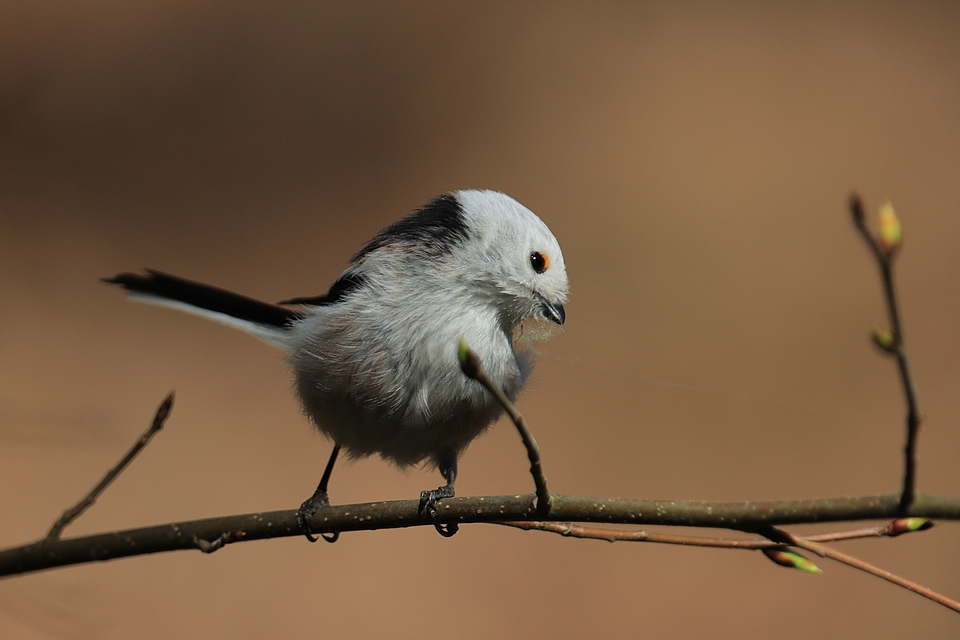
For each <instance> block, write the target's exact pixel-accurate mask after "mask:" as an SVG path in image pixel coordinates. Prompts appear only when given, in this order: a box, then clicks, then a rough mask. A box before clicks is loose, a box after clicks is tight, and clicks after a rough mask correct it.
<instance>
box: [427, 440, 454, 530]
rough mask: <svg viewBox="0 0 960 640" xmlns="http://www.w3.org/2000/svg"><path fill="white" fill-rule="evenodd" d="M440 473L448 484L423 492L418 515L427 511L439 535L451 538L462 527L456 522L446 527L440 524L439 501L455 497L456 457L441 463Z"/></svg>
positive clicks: (450, 457) (448, 458) (449, 457)
mask: <svg viewBox="0 0 960 640" xmlns="http://www.w3.org/2000/svg"><path fill="white" fill-rule="evenodd" d="M440 473H441V474H443V479H444V480H446V481H447V484H445V485H443V486H442V487H438V488H436V489H433V490H432V491H421V492H420V506H419V507H417V513H423V510H424V509H426V510H427V515H429V516H430V519H431V520H432V521H433V526H435V527H436V528H437V533H439V534H440V535H442V536H443V537H444V538H449V537H450V536H452V535H453V534H455V533H456V532H457V530H458V529H459V528H460V527H459V526H458V525H457V523H456V522H451V523H449V524H447V525H446V526H444V525H442V524H440V521H439V518H438V513H437V500H442V499H443V498H452V497H453V496H454V490H453V483H454V482H456V481H457V458H456V456H448V457H447V458H445V459H444V460H443V461H442V462H441V463H440Z"/></svg>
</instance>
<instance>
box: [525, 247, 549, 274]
mask: <svg viewBox="0 0 960 640" xmlns="http://www.w3.org/2000/svg"><path fill="white" fill-rule="evenodd" d="M530 266H531V267H533V270H534V271H536V272H537V273H543V272H544V271H546V270H547V269H549V268H550V258H548V257H547V256H545V255H544V254H542V253H540V252H539V251H534V252H533V253H531V254H530Z"/></svg>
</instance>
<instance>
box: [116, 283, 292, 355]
mask: <svg viewBox="0 0 960 640" xmlns="http://www.w3.org/2000/svg"><path fill="white" fill-rule="evenodd" d="M146 272H147V274H146V275H141V274H137V273H121V274H119V275H116V276H114V277H112V278H103V281H104V282H109V283H111V284H118V285H120V286H121V287H123V288H124V289H126V290H127V291H129V292H130V294H131V296H132V297H134V298H138V299H141V300H143V301H144V302H152V303H154V304H159V305H162V306H170V307H174V308H178V309H180V310H182V311H187V312H192V313H195V314H197V315H202V316H204V317H207V318H210V319H212V320H216V321H218V322H222V323H224V324H227V325H230V326H233V327H236V328H239V329H244V330H246V331H248V332H250V333H253V334H254V335H256V336H258V337H260V338H263V339H264V340H267V341H268V342H271V343H273V344H278V345H280V346H285V345H284V344H283V340H282V338H281V336H282V335H283V334H284V333H285V331H284V329H286V328H288V327H289V326H290V325H291V324H293V323H294V322H295V321H296V320H297V319H299V318H300V317H302V314H300V313H298V312H296V311H294V310H292V309H285V308H283V307H280V306H278V305H275V304H270V303H268V302H261V301H260V300H254V299H253V298H248V297H246V296H242V295H239V294H237V293H233V292H231V291H227V290H225V289H219V288H217V287H211V286H210V285H206V284H201V283H199V282H194V281H192V280H186V279H184V278H178V277H177V276H172V275H169V274H166V273H162V272H160V271H154V270H152V269H146Z"/></svg>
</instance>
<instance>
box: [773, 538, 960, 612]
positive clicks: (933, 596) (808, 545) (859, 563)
mask: <svg viewBox="0 0 960 640" xmlns="http://www.w3.org/2000/svg"><path fill="white" fill-rule="evenodd" d="M768 533H770V537H771V539H772V540H777V541H780V542H781V543H783V544H788V545H790V546H792V547H799V548H801V549H806V550H807V551H811V552H813V553H816V554H817V555H819V556H822V557H824V558H830V559H831V560H836V561H837V562H842V563H843V564H845V565H848V566H850V567H853V568H855V569H859V570H861V571H865V572H866V573H869V574H870V575H873V576H876V577H878V578H883V579H884V580H886V581H888V582H892V583H893V584H895V585H897V586H899V587H903V588H904V589H907V590H908V591H912V592H914V593H916V594H918V595H921V596H923V597H924V598H928V599H930V600H933V601H934V602H936V603H937V604H940V605H943V606H944V607H947V608H949V609H952V610H954V611H956V612H958V613H960V602H958V601H956V600H954V599H952V598H948V597H947V596H945V595H943V594H940V593H937V592H936V591H933V590H932V589H929V588H927V587H924V586H923V585H921V584H917V583H916V582H914V581H913V580H907V579H906V578H904V577H902V576H898V575H897V574H895V573H891V572H889V571H887V570H886V569H881V568H880V567H877V566H875V565H872V564H870V563H869V562H866V561H864V560H861V559H860V558H856V557H854V556H851V555H849V554H846V553H843V552H842V551H837V550H836V549H834V548H832V547H828V546H826V545H824V544H822V543H820V542H817V541H815V540H811V539H810V538H805V537H803V536H798V535H794V534H792V533H790V532H789V531H786V530H784V529H780V528H778V527H770V530H769V531H768Z"/></svg>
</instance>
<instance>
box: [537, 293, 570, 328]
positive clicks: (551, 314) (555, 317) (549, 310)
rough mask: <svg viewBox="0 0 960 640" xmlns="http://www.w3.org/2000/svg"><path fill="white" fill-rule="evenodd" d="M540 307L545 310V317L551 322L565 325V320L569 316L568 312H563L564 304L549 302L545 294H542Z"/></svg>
mask: <svg viewBox="0 0 960 640" xmlns="http://www.w3.org/2000/svg"><path fill="white" fill-rule="evenodd" d="M540 309H541V310H542V311H543V317H544V318H546V319H547V320H550V321H551V322H556V323H557V324H559V325H563V321H564V320H565V319H566V317H567V314H565V313H564V312H563V305H562V304H554V303H552V302H549V301H548V300H547V299H546V298H544V297H543V296H540Z"/></svg>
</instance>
